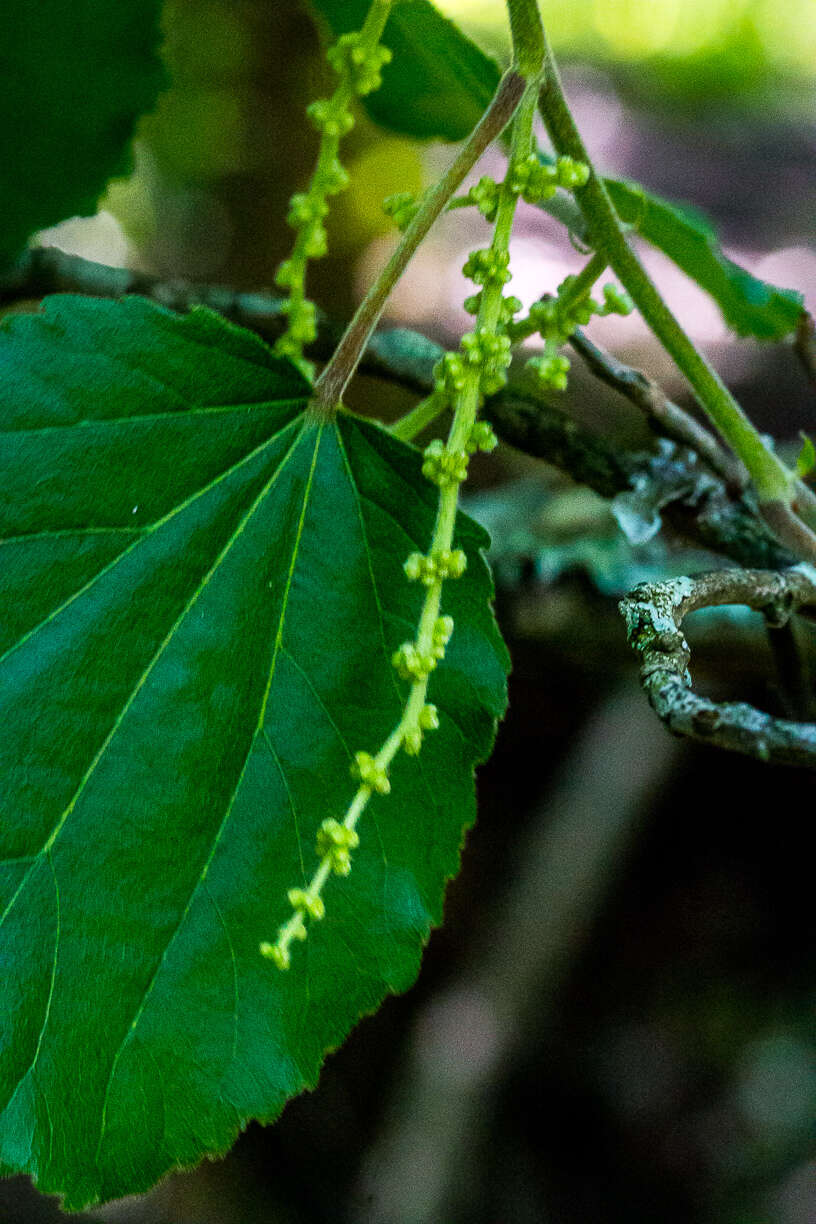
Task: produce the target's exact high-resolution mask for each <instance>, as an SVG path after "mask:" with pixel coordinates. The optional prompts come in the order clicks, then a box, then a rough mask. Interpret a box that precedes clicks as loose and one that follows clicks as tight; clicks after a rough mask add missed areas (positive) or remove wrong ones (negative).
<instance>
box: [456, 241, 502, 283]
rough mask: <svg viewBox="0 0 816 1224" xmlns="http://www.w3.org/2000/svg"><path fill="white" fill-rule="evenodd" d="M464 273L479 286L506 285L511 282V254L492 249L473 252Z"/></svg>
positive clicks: (469, 256)
mask: <svg viewBox="0 0 816 1224" xmlns="http://www.w3.org/2000/svg"><path fill="white" fill-rule="evenodd" d="M462 271H463V272H464V274H465V276H467V277H468V279H469V280H472V281H473V282H474V283H475V284H477V285H491V284H493V285H506V284H507V282H508V281H509V280H510V252H509V251H494V250H493V248H492V247H485V248H484V249H483V250H480V251H471V252H470V254H469V255H468V258H467V261H466V263H465V266H464V267H463V268H462Z"/></svg>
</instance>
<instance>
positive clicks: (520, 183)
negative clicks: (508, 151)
mask: <svg viewBox="0 0 816 1224" xmlns="http://www.w3.org/2000/svg"><path fill="white" fill-rule="evenodd" d="M588 180H589V166H586V165H585V164H584V163H583V162H579V161H575V159H574V158H572V157H559V158H558V160H557V161H555V162H553V163H552V164H545V163H543V162H540V161H539V159H538V157H537V156H536V154H535V153H530V154H529V156H527V157H525V158H524V160H523V161H520V162H516V163H515V164H514V165H512V166H511V167H510V171H509V174H508V179H507V181H508V185H509V187H510V190H511V191H512V192H514V194H515V195H518V196H521V198H522V199H523V200H526V202H527V203H528V204H539V203H541V201H542V200H550V199H552V197H553V196H554V195H555V193H556V191H557V190H558V188H559V187H563V188H564V190H565V191H575V190H576V188H579V187H584V186H586V183H587V181H588Z"/></svg>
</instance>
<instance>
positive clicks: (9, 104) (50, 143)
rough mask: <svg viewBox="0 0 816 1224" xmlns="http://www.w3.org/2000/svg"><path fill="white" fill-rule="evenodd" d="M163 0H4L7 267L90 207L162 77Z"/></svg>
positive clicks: (3, 243) (1, 192) (3, 258)
mask: <svg viewBox="0 0 816 1224" xmlns="http://www.w3.org/2000/svg"><path fill="white" fill-rule="evenodd" d="M160 10H161V0H114V2H113V3H111V0H106V2H105V3H102V2H101V0H72V2H71V3H70V4H68V3H66V2H65V0H36V2H34V0H6V3H5V4H4V5H3V17H2V52H0V63H1V64H2V69H3V73H2V75H3V112H2V116H0V166H2V167H3V172H2V175H0V267H2V266H3V264H4V263H8V262H10V261H11V260H12V259H14V258H15V257H16V256H17V255H18V254H19V252H20V251H21V250H22V248H23V247H24V245H25V243H26V240H27V239H28V238H29V236H30V235H31V234H32V233H34V231H35V230H38V229H43V228H44V227H45V226H48V225H54V224H56V222H58V221H62V220H64V219H65V218H66V217H70V216H73V215H75V214H83V215H87V214H89V213H93V212H94V211H95V208H96V201H97V199H98V197H99V195H100V194H101V192H102V189H103V187H104V186H105V184H106V183H107V181H108V179H109V178H110V177H111V176H112V175H114V174H117V173H121V172H123V171H124V169H125V168H126V164H127V161H126V154H127V148H128V144H129V141H130V138H131V136H132V135H133V128H134V124H135V122H136V119H137V118H138V117H139V115H140V114H142V113H143V112H144V111H146V110H148V109H149V108H150V107H151V106H152V105H153V103H154V102H155V99H156V96H157V94H158V91H159V88H160V86H161V83H162V71H161V68H160V64H159V60H158V58H157V54H156V48H157V45H158V41H159V12H160Z"/></svg>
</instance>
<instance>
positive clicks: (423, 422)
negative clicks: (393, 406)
mask: <svg viewBox="0 0 816 1224" xmlns="http://www.w3.org/2000/svg"><path fill="white" fill-rule="evenodd" d="M447 407H448V401H447V398H446V397H445V396H444V395H434V394H433V393H431V394H430V395H428V396H426V397H425V399H424V400H420V401H419V403H418V404H417V406H416V407H415V408H412V409H411V411H410V412H406V414H405V416H401V417H400V419H399V420H398V421H395V422H394V424H393V425H391V426H390V428H389V431H388V432H389V433H390V434H393V436H394V437H395V438H399V439H400V441H401V442H413V440H414V438H415V437H416V436H417V434H420V433H422V431H423V429H427V428H428V426H429V425H433V423H434V421H435V420H436V419H437V417H440V416H441V415H442V413H443V412H444V411H445V409H446V408H447Z"/></svg>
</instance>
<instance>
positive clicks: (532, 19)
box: [507, 0, 546, 78]
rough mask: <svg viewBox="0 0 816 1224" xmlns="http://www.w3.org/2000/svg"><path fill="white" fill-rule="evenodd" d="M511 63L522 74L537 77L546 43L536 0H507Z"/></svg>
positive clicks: (542, 63) (542, 62) (542, 61)
mask: <svg viewBox="0 0 816 1224" xmlns="http://www.w3.org/2000/svg"><path fill="white" fill-rule="evenodd" d="M507 12H508V15H509V17H510V32H511V35H512V38H513V63H514V65H515V66H516V68H517V69H518V70H519V72H520V73H521V74H522V76H525V77H528V78H531V77H537V76H538V75H539V73H540V72H541V69H542V67H543V65H544V56H545V53H546V43H545V41H544V27H543V26H542V24H541V14H540V12H539V11H538V2H537V0H507Z"/></svg>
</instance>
